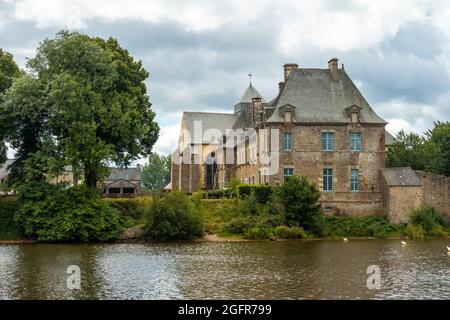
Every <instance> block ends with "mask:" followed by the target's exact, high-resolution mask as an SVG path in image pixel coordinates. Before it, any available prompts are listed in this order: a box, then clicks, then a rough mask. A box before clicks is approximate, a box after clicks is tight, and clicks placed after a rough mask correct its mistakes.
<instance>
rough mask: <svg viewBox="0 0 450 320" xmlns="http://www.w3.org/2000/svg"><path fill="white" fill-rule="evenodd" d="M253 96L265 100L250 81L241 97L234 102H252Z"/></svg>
mask: <svg viewBox="0 0 450 320" xmlns="http://www.w3.org/2000/svg"><path fill="white" fill-rule="evenodd" d="M250 79H251V78H250ZM250 81H251V80H250ZM253 98H261V99H262V102H266V101H265V100H264V98H263V97H262V96H261V94H260V93H259V92H258V90H256V89H255V87H253V85H252V83H251V82H250V85H249V86H248V88H247V90H245V92H244V94H243V95H242V97H241V99H239V101H238V102H237V103H236V104H239V103H252V99H253Z"/></svg>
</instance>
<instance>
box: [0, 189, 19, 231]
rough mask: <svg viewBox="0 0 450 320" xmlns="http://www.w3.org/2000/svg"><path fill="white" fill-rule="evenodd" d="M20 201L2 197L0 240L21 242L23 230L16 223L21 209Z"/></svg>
mask: <svg viewBox="0 0 450 320" xmlns="http://www.w3.org/2000/svg"><path fill="white" fill-rule="evenodd" d="M20 206H21V204H20V201H19V200H18V199H17V198H15V197H6V196H5V197H0V240H20V239H22V238H23V232H22V229H21V228H20V227H19V226H18V225H17V223H16V222H15V221H14V215H15V214H16V212H17V211H19V209H20Z"/></svg>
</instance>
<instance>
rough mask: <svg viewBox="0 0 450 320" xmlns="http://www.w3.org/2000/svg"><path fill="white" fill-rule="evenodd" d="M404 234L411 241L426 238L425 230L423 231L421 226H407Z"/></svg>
mask: <svg viewBox="0 0 450 320" xmlns="http://www.w3.org/2000/svg"><path fill="white" fill-rule="evenodd" d="M404 234H405V236H407V237H409V238H411V239H419V240H422V239H424V238H425V230H423V227H422V226H421V225H412V224H409V225H407V226H406V228H405V231H404Z"/></svg>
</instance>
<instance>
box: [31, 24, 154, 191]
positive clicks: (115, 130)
mask: <svg viewBox="0 0 450 320" xmlns="http://www.w3.org/2000/svg"><path fill="white" fill-rule="evenodd" d="M28 68H29V69H30V70H31V71H32V73H33V74H34V75H35V76H36V77H37V78H38V79H39V81H40V82H41V83H42V85H43V86H45V88H46V90H47V92H46V101H45V105H46V107H47V109H48V110H49V112H50V117H49V121H48V126H49V127H50V128H51V131H52V136H53V137H54V140H55V141H56V143H55V146H56V147H57V148H58V153H59V154H62V155H63V156H64V157H63V158H64V160H65V162H66V163H67V164H71V165H72V166H73V167H74V169H75V170H76V171H78V172H82V173H83V174H84V180H85V183H86V185H87V186H89V187H95V186H96V185H97V181H98V180H99V179H101V178H102V177H104V176H105V175H106V174H107V164H108V163H111V162H113V163H116V164H119V165H123V166H126V165H129V164H130V163H131V162H132V161H133V160H135V159H137V158H139V157H144V156H147V155H149V154H150V153H151V150H152V147H153V145H154V143H155V142H156V140H157V138H158V133H159V128H158V125H157V124H156V122H155V121H154V117H155V114H154V112H153V111H152V109H151V103H150V101H149V97H148V95H147V88H146V85H145V80H146V79H147V78H148V76H149V74H148V72H147V71H146V70H145V69H144V68H143V66H142V63H141V62H140V61H135V60H134V59H133V57H132V56H131V55H130V54H129V53H128V51H127V50H125V49H123V48H122V47H120V45H119V44H118V42H117V40H115V39H112V38H110V39H108V40H103V39H100V38H91V37H89V36H87V35H84V34H81V33H77V32H74V33H71V32H66V31H62V32H60V33H58V34H57V37H56V38H55V39H47V40H45V41H43V42H42V44H41V46H40V47H39V49H38V51H37V55H36V57H35V58H33V59H30V60H29V62H28Z"/></svg>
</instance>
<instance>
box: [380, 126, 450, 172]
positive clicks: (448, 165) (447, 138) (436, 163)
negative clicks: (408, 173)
mask: <svg viewBox="0 0 450 320" xmlns="http://www.w3.org/2000/svg"><path fill="white" fill-rule="evenodd" d="M449 159H450V122H439V121H438V122H435V123H434V128H433V129H431V130H428V131H427V132H426V133H425V135H424V136H419V135H418V134H415V133H408V134H407V133H405V132H404V131H403V130H402V131H400V132H399V133H398V134H397V136H396V138H395V140H394V144H393V145H392V146H389V147H388V150H387V153H386V165H387V166H388V167H411V168H412V169H414V170H424V171H428V172H433V173H436V174H445V175H447V176H448V175H450V172H449V169H450V160H449Z"/></svg>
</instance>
